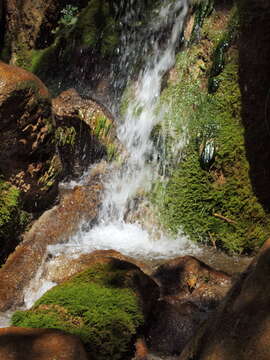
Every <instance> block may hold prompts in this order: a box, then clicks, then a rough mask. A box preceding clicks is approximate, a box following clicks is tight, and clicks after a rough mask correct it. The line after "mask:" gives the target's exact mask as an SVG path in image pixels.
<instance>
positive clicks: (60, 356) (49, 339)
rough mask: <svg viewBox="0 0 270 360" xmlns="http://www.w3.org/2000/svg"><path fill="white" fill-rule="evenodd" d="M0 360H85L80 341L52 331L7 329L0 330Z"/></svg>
mask: <svg viewBox="0 0 270 360" xmlns="http://www.w3.org/2000/svg"><path fill="white" fill-rule="evenodd" d="M0 359H3V360H4V359H5V360H49V359H55V360H56V359H57V360H87V359H88V358H87V356H86V353H85V350H84V348H83V346H82V344H81V342H80V340H79V339H78V338H77V337H76V336H73V335H69V334H65V333H63V332H61V331H58V330H55V329H52V330H45V329H29V328H16V327H9V328H3V329H0Z"/></svg>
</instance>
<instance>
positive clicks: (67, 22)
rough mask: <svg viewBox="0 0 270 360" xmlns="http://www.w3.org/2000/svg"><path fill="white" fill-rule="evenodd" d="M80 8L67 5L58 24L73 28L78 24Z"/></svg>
mask: <svg viewBox="0 0 270 360" xmlns="http://www.w3.org/2000/svg"><path fill="white" fill-rule="evenodd" d="M78 11H79V9H78V7H77V6H73V5H67V6H66V7H65V8H64V9H63V10H61V14H62V16H61V18H60V20H59V22H58V24H59V25H64V26H72V25H74V24H76V22H77V15H78Z"/></svg>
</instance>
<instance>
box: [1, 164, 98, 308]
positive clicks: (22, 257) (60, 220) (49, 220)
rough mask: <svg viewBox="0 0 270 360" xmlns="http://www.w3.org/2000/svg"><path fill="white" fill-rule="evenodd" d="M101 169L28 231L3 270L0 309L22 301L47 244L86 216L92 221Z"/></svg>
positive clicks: (75, 227) (65, 235)
mask: <svg viewBox="0 0 270 360" xmlns="http://www.w3.org/2000/svg"><path fill="white" fill-rule="evenodd" d="M101 168H102V167H101ZM101 172H102V169H100V170H96V172H95V173H94V174H92V176H90V178H89V180H88V181H86V185H85V186H77V187H75V188H74V189H73V190H71V191H68V192H67V193H65V194H64V195H63V197H62V199H61V200H60V203H59V205H58V206H55V207H54V208H52V209H51V210H48V211H47V212H45V213H44V214H43V215H42V216H41V217H40V218H39V219H38V220H37V221H36V222H35V223H34V225H33V226H32V228H31V230H30V231H29V232H28V233H26V234H25V236H24V241H23V242H22V244H20V245H19V246H18V247H17V248H16V251H15V252H14V253H13V254H11V255H10V257H9V258H8V260H7V262H6V264H5V265H4V266H3V267H2V268H1V269H0V284H1V285H0V311H5V310H7V309H8V308H10V307H11V306H16V305H19V304H20V303H21V302H22V299H23V292H22V291H23V289H24V288H25V286H27V284H28V283H29V281H30V279H31V278H32V277H33V275H34V274H35V273H36V271H37V269H38V268H39V265H40V264H41V262H42V260H43V259H44V256H45V257H46V248H47V245H52V244H57V243H60V242H64V241H67V239H68V237H69V236H70V235H72V234H73V233H74V232H75V231H76V230H78V227H79V225H80V223H81V221H82V219H83V218H85V219H86V220H87V221H88V223H89V224H91V223H93V222H94V221H95V219H96V216H97V212H98V205H99V201H100V193H101V190H102V185H101V181H100V177H101Z"/></svg>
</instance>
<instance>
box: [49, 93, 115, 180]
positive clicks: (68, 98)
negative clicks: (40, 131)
mask: <svg viewBox="0 0 270 360" xmlns="http://www.w3.org/2000/svg"><path fill="white" fill-rule="evenodd" d="M52 111H53V115H54V119H55V122H56V128H57V129H56V138H57V143H58V148H59V153H60V157H61V160H62V164H63V168H64V169H63V173H64V174H65V176H66V177H68V178H71V177H74V176H80V175H81V174H82V173H83V171H85V169H87V167H88V166H89V165H90V164H92V163H93V162H97V161H98V160H100V159H101V158H103V157H106V156H107V157H108V158H110V157H111V156H113V155H114V154H113V150H114V145H113V143H114V140H115V137H116V136H115V129H114V124H113V120H112V119H113V116H112V114H111V113H110V112H109V111H108V110H106V109H104V108H102V107H101V106H100V105H98V104H97V103H95V102H94V101H92V100H90V99H83V98H82V97H81V96H80V95H79V94H78V93H77V91H76V90H75V89H68V90H66V91H64V92H62V93H61V94H60V95H59V96H58V97H57V98H55V99H53V101H52Z"/></svg>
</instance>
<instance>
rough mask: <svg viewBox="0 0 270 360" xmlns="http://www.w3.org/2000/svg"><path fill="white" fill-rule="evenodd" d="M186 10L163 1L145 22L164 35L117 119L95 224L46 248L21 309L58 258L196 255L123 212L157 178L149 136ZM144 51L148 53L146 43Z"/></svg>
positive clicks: (180, 2)
mask: <svg viewBox="0 0 270 360" xmlns="http://www.w3.org/2000/svg"><path fill="white" fill-rule="evenodd" d="M187 10H188V3H187V0H169V1H164V2H163V6H162V7H161V9H160V11H159V14H158V15H156V16H155V17H154V19H153V20H152V22H150V25H149V26H150V27H151V28H154V30H155V32H156V33H159V32H160V33H162V29H164V28H168V29H170V34H168V36H167V40H163V41H162V42H161V38H160V37H157V39H156V41H154V42H153V43H152V44H151V49H152V50H151V55H150V56H149V58H148V60H147V62H146V65H145V67H144V69H143V70H142V71H141V72H140V74H139V76H138V80H137V83H136V89H135V90H134V95H133V99H132V100H131V101H129V106H128V109H127V112H126V115H125V117H124V119H122V120H120V124H119V126H118V138H119V141H120V142H121V143H122V145H123V148H124V149H125V150H124V152H123V154H122V156H121V159H120V163H121V166H119V165H118V166H116V165H115V164H114V165H113V166H111V169H110V171H109V175H108V176H107V180H106V181H105V184H104V188H105V191H104V198H103V201H102V206H101V210H100V215H99V219H98V222H97V225H96V226H94V227H93V228H92V229H89V230H87V231H86V230H83V229H85V226H84V225H85V224H82V227H81V228H82V230H81V231H79V232H78V233H77V234H76V235H75V236H73V237H72V238H71V239H70V240H69V242H68V243H66V244H59V245H55V246H49V247H48V250H47V251H48V254H50V259H51V260H49V261H47V262H46V261H45V259H46V257H47V256H46V255H47V254H45V256H44V262H43V264H42V266H41V267H40V269H39V271H38V272H37V274H36V276H35V277H34V278H33V279H32V281H31V283H30V285H29V287H28V288H27V289H25V305H26V307H27V308H29V307H31V306H32V305H33V303H34V302H35V301H36V300H37V299H38V298H39V297H40V296H41V295H42V294H43V293H44V292H46V291H47V290H48V289H49V288H50V287H52V286H53V285H54V283H53V282H52V281H51V279H50V277H49V275H48V274H49V273H50V272H49V268H50V266H53V264H55V262H56V261H57V258H58V257H61V256H63V254H64V255H65V256H66V257H78V256H79V255H81V254H83V253H89V252H91V251H94V250H102V249H104V250H105V249H106V250H107V249H113V250H117V251H120V252H121V253H123V254H125V255H129V256H132V257H135V258H141V259H150V260H156V259H166V258H172V257H176V256H179V255H183V254H187V253H188V254H196V253H198V252H199V251H200V249H199V248H198V247H197V246H196V245H194V244H192V243H191V242H190V241H189V240H188V239H187V238H186V237H185V236H183V235H181V234H180V235H179V236H178V237H177V238H176V239H172V238H169V237H168V236H166V235H164V234H161V235H160V236H159V237H158V238H157V237H156V236H155V231H150V232H149V231H147V230H146V226H144V225H145V222H146V220H147V219H140V220H139V222H135V223H128V222H126V221H125V217H126V215H127V213H132V210H133V205H132V200H133V199H134V198H135V197H136V195H137V194H138V193H140V194H142V193H143V192H146V191H149V190H150V189H151V184H152V182H153V180H154V179H155V178H156V177H157V176H158V171H157V168H158V166H157V163H156V161H155V159H156V155H155V150H154V147H153V143H152V141H151V139H150V138H151V131H152V130H153V128H154V126H155V125H156V124H158V123H159V122H161V121H162V117H163V111H159V114H157V113H156V107H157V104H158V100H159V95H160V91H161V82H162V78H163V75H164V74H165V73H166V72H167V71H168V70H169V69H170V68H171V67H172V66H173V64H174V61H175V47H176V45H177V43H178V42H179V40H180V35H181V31H182V27H183V21H184V18H185V15H186V13H187ZM140 46H141V47H143V44H138V51H142V53H143V52H144V51H143V50H142V49H140V48H139V47H140ZM147 46H148V48H149V44H148V45H147ZM183 136H184V135H183ZM150 159H151V160H150ZM45 262H46V263H45Z"/></svg>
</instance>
